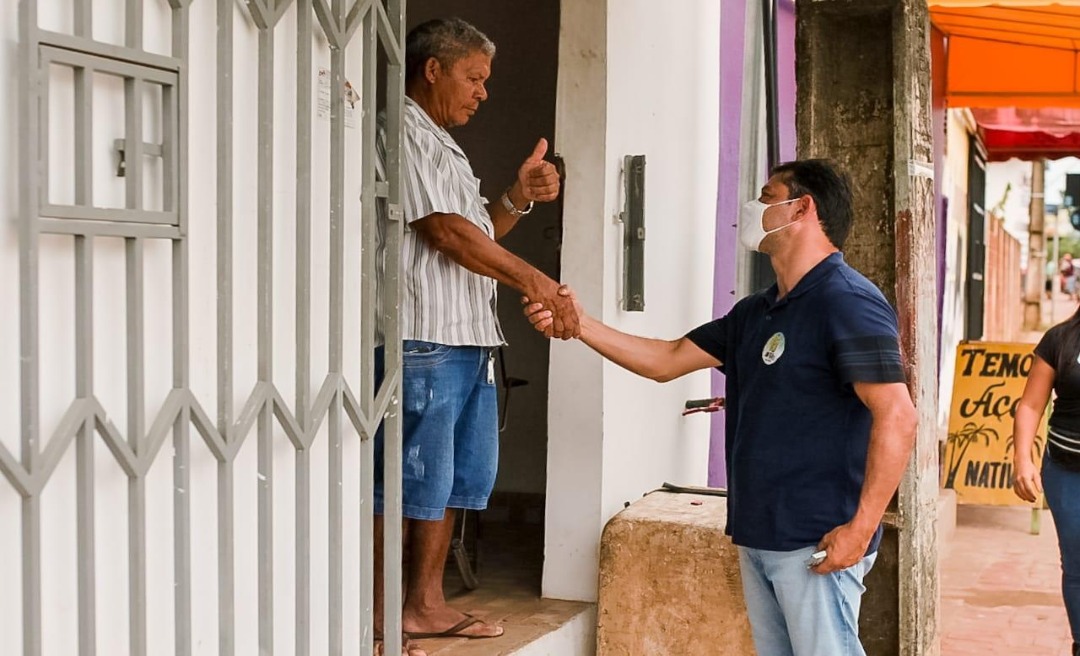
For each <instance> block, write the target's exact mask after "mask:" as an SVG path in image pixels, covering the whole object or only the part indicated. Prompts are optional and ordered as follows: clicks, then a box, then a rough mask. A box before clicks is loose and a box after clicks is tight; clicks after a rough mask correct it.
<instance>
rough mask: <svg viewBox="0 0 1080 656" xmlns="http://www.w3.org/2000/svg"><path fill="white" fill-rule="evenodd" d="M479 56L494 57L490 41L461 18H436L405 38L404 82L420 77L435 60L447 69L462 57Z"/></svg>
mask: <svg viewBox="0 0 1080 656" xmlns="http://www.w3.org/2000/svg"><path fill="white" fill-rule="evenodd" d="M474 52H482V53H484V54H485V55H487V56H488V57H494V56H495V44H494V43H492V42H491V39H489V38H487V36H486V35H485V34H484V33H483V32H481V31H480V30H478V29H476V28H475V27H473V26H472V24H470V23H468V22H466V21H463V20H462V19H460V18H436V19H435V20H429V21H427V22H426V23H421V24H420V25H417V26H416V27H414V28H413V29H412V30H411V31H410V32H409V35H408V36H407V37H405V79H406V80H407V81H408V80H412V79H413V78H414V77H415V76H417V75H422V74H423V72H424V65H425V64H427V61H428V60H429V59H431V58H432V57H434V58H435V59H436V60H437V61H438V62H439V63H440V64H441V65H442V66H443V67H444V68H450V67H451V66H453V65H454V63H455V62H457V61H458V60H459V59H461V58H462V57H467V56H469V55H471V54H472V53H474Z"/></svg>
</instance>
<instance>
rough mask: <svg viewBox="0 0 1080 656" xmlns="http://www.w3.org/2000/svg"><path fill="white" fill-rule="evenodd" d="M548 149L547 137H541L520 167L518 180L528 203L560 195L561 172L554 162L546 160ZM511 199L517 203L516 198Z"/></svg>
mask: <svg viewBox="0 0 1080 656" xmlns="http://www.w3.org/2000/svg"><path fill="white" fill-rule="evenodd" d="M547 150H548V142H547V139H544V138H541V139H540V140H539V141H537V142H536V147H534V148H533V151H532V154H530V155H529V157H528V158H526V160H525V161H524V163H522V165H521V168H519V169H518V175H517V182H518V186H519V187H520V190H521V195H522V197H523V198H524V200H525V202H526V203H531V202H533V201H538V202H547V201H551V200H555V199H556V198H558V197H559V173H558V171H556V170H555V165H554V164H552V163H551V162H548V161H545V160H544V155H546V154H547ZM511 200H513V201H514V202H515V204H516V201H517V199H516V198H512V199H511Z"/></svg>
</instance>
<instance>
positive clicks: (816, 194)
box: [772, 159, 853, 248]
mask: <svg viewBox="0 0 1080 656" xmlns="http://www.w3.org/2000/svg"><path fill="white" fill-rule="evenodd" d="M772 175H779V176H780V181H781V182H783V183H784V184H785V185H787V188H788V190H789V191H790V192H791V193H790V195H789V196H788V198H800V197H802V196H806V195H809V196H810V197H811V198H813V199H814V204H815V205H817V213H818V220H819V221H820V223H821V229H822V230H824V231H825V236H826V237H828V238H829V241H830V242H832V245H833V246H836V247H837V248H843V247H844V242H845V241H847V237H848V233H849V232H851V223H852V221H853V212H852V209H851V181H850V180H849V179H848V176H847V175H846V174H844V173H841V172H840V171H839V170H838V169H837V168H836V165H834V164H833V163H832V162H830V161H829V160H825V159H801V160H796V161H793V162H784V163H783V164H779V165H777V166H774V167H773V170H772Z"/></svg>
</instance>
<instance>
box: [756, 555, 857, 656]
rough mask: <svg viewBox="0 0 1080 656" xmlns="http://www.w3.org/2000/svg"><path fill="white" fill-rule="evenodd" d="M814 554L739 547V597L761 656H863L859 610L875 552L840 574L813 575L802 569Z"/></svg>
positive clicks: (806, 569) (804, 568)
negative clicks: (740, 582) (744, 600)
mask: <svg viewBox="0 0 1080 656" xmlns="http://www.w3.org/2000/svg"><path fill="white" fill-rule="evenodd" d="M814 551H816V548H815V547H806V548H805V549H799V550H797V551H765V550H764V549H748V548H746V547H739V569H740V572H741V574H742V584H743V597H744V598H745V599H746V610H747V613H748V614H749V616H750V628H751V629H752V631H753V634H754V647H755V648H756V650H757V653H758V654H761V656H865V654H866V652H864V651H863V648H862V644H861V643H860V642H859V606H860V603H861V602H862V594H863V592H865V591H866V588H865V587H863V578H864V577H865V576H866V574H867V572H869V571H870V568H871V567H873V566H874V560H875V559H876V558H877V553H873V554H871V555H869V556H867V557H866V558H863V559H862V560H860V561H859V562H858V563H855V564H854V565H852V566H851V567H849V568H847V569H845V570H842V571H839V572H833V573H832V574H815V573H814V572H812V571H810V569H809V568H807V566H806V561H807V559H809V558H810V555H811V554H812V553H814Z"/></svg>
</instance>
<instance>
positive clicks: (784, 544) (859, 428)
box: [525, 160, 916, 656]
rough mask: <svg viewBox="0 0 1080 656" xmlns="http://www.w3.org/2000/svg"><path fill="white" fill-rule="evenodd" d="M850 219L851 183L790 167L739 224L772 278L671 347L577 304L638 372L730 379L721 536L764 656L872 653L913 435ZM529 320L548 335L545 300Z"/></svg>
mask: <svg viewBox="0 0 1080 656" xmlns="http://www.w3.org/2000/svg"><path fill="white" fill-rule="evenodd" d="M851 223H852V209H851V190H850V186H849V183H848V181H847V178H846V176H844V175H843V174H840V173H839V172H837V171H836V169H835V168H834V167H833V166H832V165H831V164H830V163H828V162H826V161H823V160H803V161H796V162H789V163H787V164H782V165H780V166H778V167H776V168H775V169H773V171H772V177H770V178H769V182H768V183H767V184H766V185H765V186H764V187H763V188H762V190H761V197H760V198H759V199H758V200H752V201H750V202H748V203H747V204H746V205H744V206H743V209H742V212H741V214H740V217H739V239H740V241H741V242H742V243H743V245H744V246H746V247H747V248H749V249H751V250H757V251H760V252H762V253H766V254H768V255H769V257H770V260H771V262H772V266H773V270H774V271H775V272H776V279H777V283H776V284H775V285H773V286H772V287H770V288H769V289H766V290H764V291H761V292H758V293H756V294H752V295H751V296H748V297H746V298H744V299H742V300H741V301H739V302H738V303H737V304H736V305H735V307H734V308H732V310H731V312H730V313H728V314H727V315H726V316H724V317H721V318H719V319H716V320H715V321H712V322H710V323H707V324H705V325H703V326H700V327H698V328H696V329H694V330H692V331H690V333H689V334H687V335H686V336H685V337H683V338H681V339H677V340H672V341H664V340H655V339H647V338H643V337H637V336H634V335H628V334H626V333H622V332H619V331H617V330H615V329H613V328H611V327H609V326H606V325H604V324H603V323H601V322H599V321H597V320H595V319H593V318H592V317H589V316H587V315H585V314H584V313H583V312H580V310H579V315H580V317H581V337H580V339H581V340H582V341H584V342H585V343H586V344H588V345H589V346H590V347H591V348H592V349H594V350H595V351H597V352H598V353H600V354H601V355H603V356H604V357H606V358H608V359H609V360H612V361H613V362H615V363H616V364H619V365H620V366H622V367H624V368H626V369H629V370H630V371H633V372H635V373H637V374H640V375H642V376H646V377H648V378H652V379H654V380H657V381H660V382H664V381H668V380H672V379H674V378H678V377H679V376H682V375H684V374H686V373H689V372H691V371H696V370H698V369H704V368H708V367H718V368H719V369H720V370H721V371H723V372H724V373H725V374H726V375H727V383H726V384H727V390H726V401H727V404H726V405H727V409H726V434H727V444H726V449H725V451H726V456H727V474H728V486H729V487H728V525H727V527H726V531H727V533H728V534H730V535H731V537H732V541H733V542H734V543H735V544H736V545H738V547H739V558H740V568H741V571H742V580H743V594H744V596H745V598H746V605H747V610H748V612H749V616H750V623H751V626H752V628H753V634H754V644H755V646H756V648H757V653H759V654H762V655H763V656H790V655H797V656H848V655H851V656H855V655H858V656H863V655H864V654H865V652H864V651H863V648H862V645H861V644H860V642H859V636H858V627H859V606H860V601H861V598H862V593H863V590H864V589H865V588H863V584H862V582H863V578H864V577H865V576H866V573H867V572H868V571H870V568H871V567H872V566H873V563H874V559H875V558H876V557H877V548H878V543H879V542H880V540H881V517H882V515H883V514H884V512H885V509H886V507H887V506H888V504H889V500H890V499H891V498H892V495H893V493H895V492H896V488H897V486H898V485H899V483H900V479H901V477H902V475H903V472H904V467H905V466H906V464H907V461H908V458H909V456H910V454H911V449H912V447H913V445H914V441H915V428H916V415H915V408H914V406H913V404H912V402H911V397H910V395H909V393H908V389H907V386H906V384H905V376H904V371H903V367H902V364H901V357H900V348H899V343H898V330H897V323H896V313H895V312H894V311H893V309H892V307H891V306H890V305H889V304H888V302H887V301H886V300H885V298H884V296H882V294H881V292H880V291H879V290H878V288H877V287H875V286H874V285H873V283H871V282H870V281H869V280H867V279H866V278H865V277H863V276H862V275H861V274H860V273H858V272H857V271H855V270H854V269H852V268H851V267H849V266H848V265H847V264H846V263H845V262H844V258H843V255H842V254H841V253H840V250H839V249H840V248H841V247H842V246H843V244H844V241H845V239H846V238H847V235H848V232H849V231H850V229H851ZM567 293H569V291H567ZM525 313H526V314H527V315H529V318H530V321H532V322H533V324H534V325H535V326H536V328H537V330H541V331H546V330H548V329H549V326H550V318H549V317H550V314H549V312H548V311H547V310H544V309H543V307H542V306H541V305H539V304H532V305H530V306H528V307H527V308H526V310H525ZM819 552H824V557H823V559H822V558H821V556H820V553H819ZM814 556H816V557H814ZM819 561H820V562H819Z"/></svg>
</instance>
